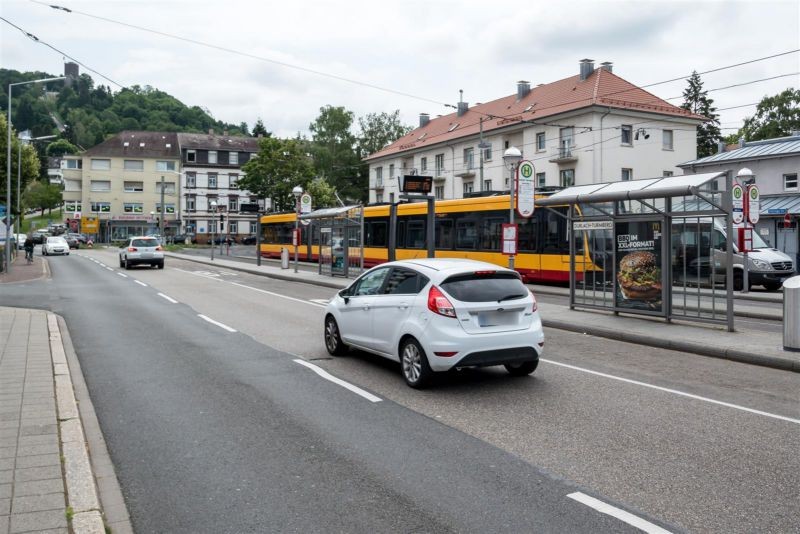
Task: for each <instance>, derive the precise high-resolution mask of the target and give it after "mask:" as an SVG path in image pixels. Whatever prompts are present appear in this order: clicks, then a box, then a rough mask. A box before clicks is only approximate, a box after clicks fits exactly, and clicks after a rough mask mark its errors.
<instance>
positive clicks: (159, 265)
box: [157, 261, 164, 269]
mask: <svg viewBox="0 0 800 534" xmlns="http://www.w3.org/2000/svg"><path fill="white" fill-rule="evenodd" d="M157 266H158V268H159V269H163V268H164V262H163V261H160V262H158V264H157Z"/></svg>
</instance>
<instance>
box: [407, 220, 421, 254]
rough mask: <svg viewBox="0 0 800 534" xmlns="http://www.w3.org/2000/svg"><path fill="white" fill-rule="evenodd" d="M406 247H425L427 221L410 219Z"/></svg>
mask: <svg viewBox="0 0 800 534" xmlns="http://www.w3.org/2000/svg"><path fill="white" fill-rule="evenodd" d="M406 248H425V221H408V226H406Z"/></svg>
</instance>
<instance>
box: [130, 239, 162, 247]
mask: <svg viewBox="0 0 800 534" xmlns="http://www.w3.org/2000/svg"><path fill="white" fill-rule="evenodd" d="M131 245H132V246H134V247H157V246H158V241H157V240H156V239H134V240H133V243H131Z"/></svg>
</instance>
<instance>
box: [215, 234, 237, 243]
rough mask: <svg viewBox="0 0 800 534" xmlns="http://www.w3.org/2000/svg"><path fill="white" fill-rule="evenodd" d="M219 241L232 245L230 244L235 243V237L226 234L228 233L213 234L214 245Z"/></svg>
mask: <svg viewBox="0 0 800 534" xmlns="http://www.w3.org/2000/svg"><path fill="white" fill-rule="evenodd" d="M220 243H223V244H224V243H229V244H231V245H232V244H234V243H236V239H235V238H233V237H231V236H228V235H218V236H214V244H215V245H219V244H220Z"/></svg>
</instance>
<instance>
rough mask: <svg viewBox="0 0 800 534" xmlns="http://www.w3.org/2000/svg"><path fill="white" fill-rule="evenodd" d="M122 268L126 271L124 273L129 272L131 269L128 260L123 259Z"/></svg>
mask: <svg viewBox="0 0 800 534" xmlns="http://www.w3.org/2000/svg"><path fill="white" fill-rule="evenodd" d="M122 266H123V267H125V270H126V271H129V270H130V268H131V263H130V262H129V261H128V258H125V259H124V260H123V265H122Z"/></svg>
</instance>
